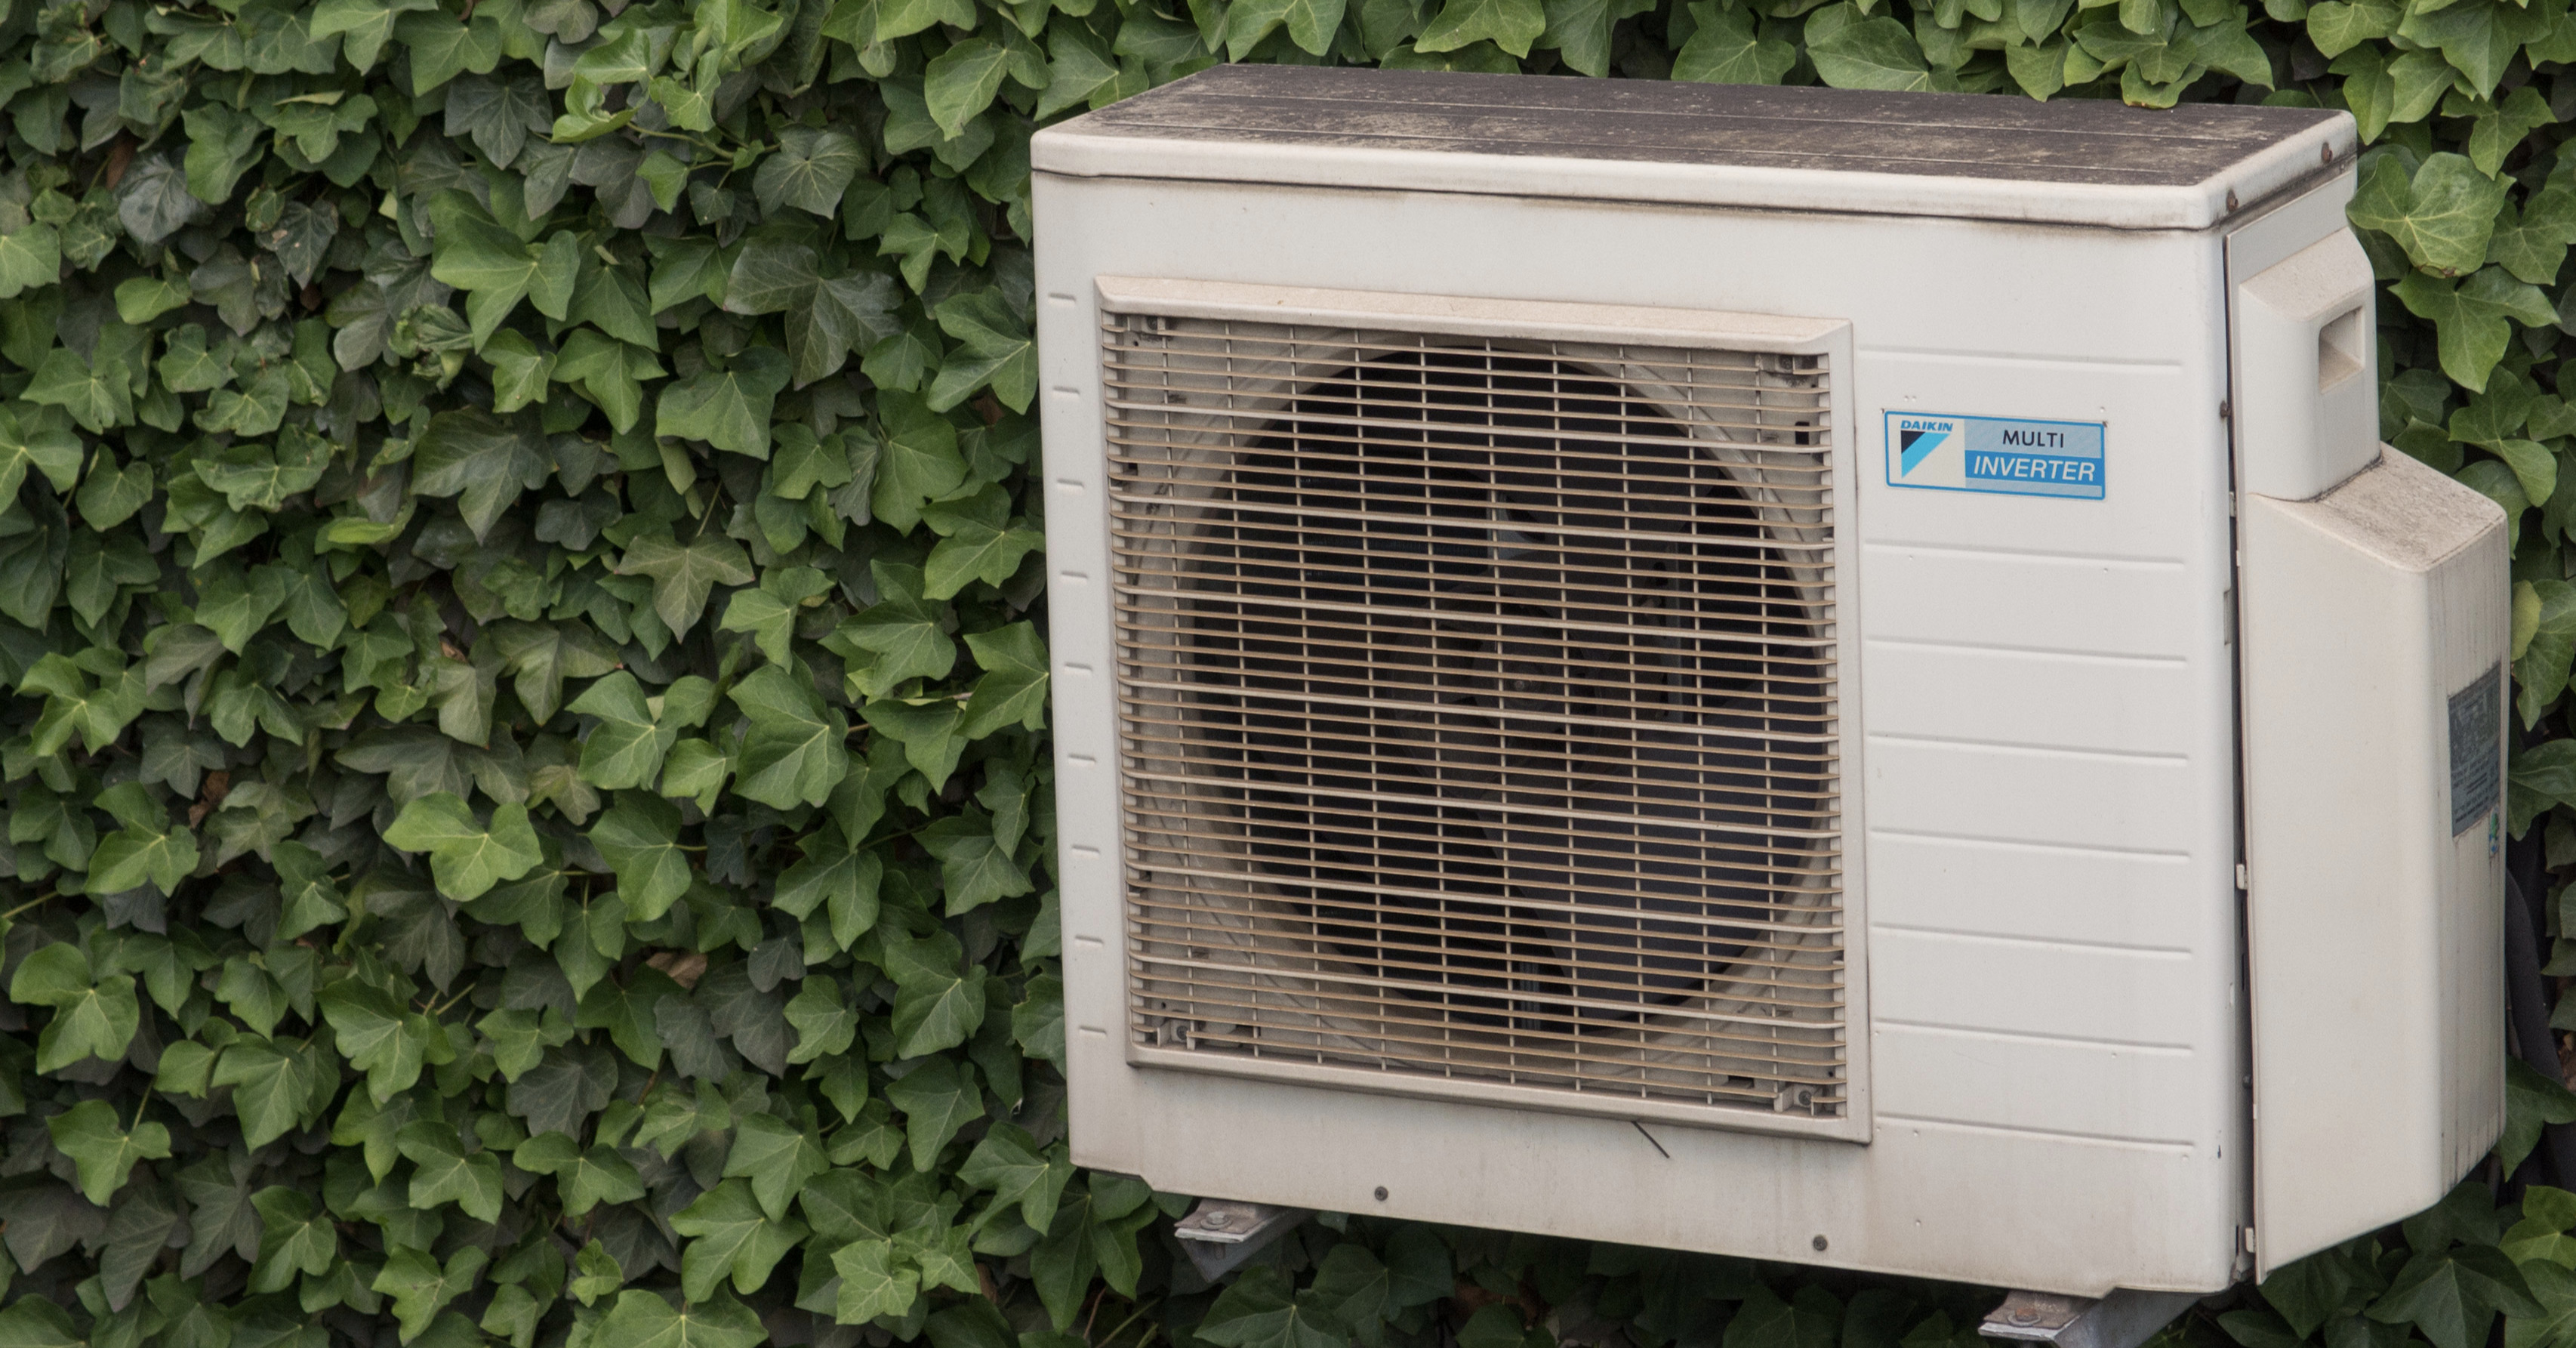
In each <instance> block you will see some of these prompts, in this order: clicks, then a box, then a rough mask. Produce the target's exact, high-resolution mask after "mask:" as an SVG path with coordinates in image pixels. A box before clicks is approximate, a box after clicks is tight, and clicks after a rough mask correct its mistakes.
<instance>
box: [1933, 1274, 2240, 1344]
mask: <svg viewBox="0 0 2576 1348" xmlns="http://www.w3.org/2000/svg"><path fill="white" fill-rule="evenodd" d="M2198 1300H2200V1295H2199V1294H2198V1293H2196V1292H2139V1291H2133V1290H2131V1289H2129V1288H2126V1287H2122V1288H2117V1289H2115V1290H2113V1291H2112V1292H2111V1294H2110V1295H2108V1296H2104V1297H2074V1296H2061V1295H2059V1294H2057V1293H2055V1292H2014V1293H2012V1294H2011V1295H2009V1296H2007V1297H2005V1298H2004V1304H2002V1305H2000V1306H1997V1307H1995V1308H1994V1309H1993V1310H1992V1311H1989V1312H1988V1313H1987V1314H1986V1320H1985V1323H1984V1324H1981V1325H1979V1326H1977V1332H1978V1333H1979V1334H1982V1335H1984V1336H1986V1337H1987V1338H1990V1339H2005V1340H2013V1341H2018V1342H2022V1343H2048V1344H2054V1345H2056V1348H2138V1345H2139V1344H2142V1343H2145V1342H2146V1341H2147V1340H2149V1339H2151V1338H2154V1337H2155V1335H2156V1331H2157V1330H2160V1329H2162V1328H2164V1327H2165V1326H2166V1325H2169V1324H2171V1323H2173V1319H2174V1317H2175V1316H2177V1315H2180V1314H2182V1313H2183V1312H2184V1311H2185V1310H2188V1309H2190V1307H2191V1304H2192V1303H2193V1302H2195V1301H2198Z"/></svg>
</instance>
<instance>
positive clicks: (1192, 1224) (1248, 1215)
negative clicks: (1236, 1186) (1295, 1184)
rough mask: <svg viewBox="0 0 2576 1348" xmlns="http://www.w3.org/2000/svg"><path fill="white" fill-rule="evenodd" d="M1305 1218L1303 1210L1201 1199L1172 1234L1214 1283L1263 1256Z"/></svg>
mask: <svg viewBox="0 0 2576 1348" xmlns="http://www.w3.org/2000/svg"><path fill="white" fill-rule="evenodd" d="M1306 1217H1307V1213H1306V1211H1305V1210H1304V1209H1302V1208H1274V1207H1272V1206H1270V1205H1269V1204H1267V1203H1239V1202H1235V1201H1233V1200H1231V1199H1224V1198H1202V1199H1200V1200H1199V1204H1198V1206H1197V1207H1194V1208H1192V1209H1190V1215H1189V1216H1187V1217H1183V1218H1182V1219H1181V1220H1180V1221H1179V1222H1177V1223H1175V1224H1174V1225H1173V1227H1172V1234H1173V1235H1175V1236H1178V1237H1180V1238H1181V1249H1182V1250H1183V1251H1184V1252H1185V1253H1187V1254H1188V1255H1189V1257H1190V1263H1191V1264H1192V1265H1194V1266H1195V1267H1196V1268H1197V1269H1198V1271H1199V1276H1200V1277H1202V1278H1205V1279H1207V1280H1208V1281H1209V1282H1215V1281H1216V1280H1217V1279H1218V1278H1219V1277H1221V1276H1223V1275H1224V1274H1227V1273H1231V1272H1233V1271H1234V1270H1235V1269H1237V1268H1240V1267H1242V1266H1243V1263H1244V1261H1246V1260H1248V1259H1250V1258H1252V1256H1254V1255H1256V1254H1259V1253H1261V1251H1262V1250H1264V1249H1265V1248H1267V1247H1268V1246H1269V1244H1270V1242H1272V1241H1274V1240H1277V1239H1278V1238H1279V1237H1281V1236H1282V1235H1285V1234H1287V1232H1288V1229H1289V1228H1290V1227H1293V1226H1295V1225H1296V1224H1297V1223H1299V1222H1302V1221H1304V1220H1306Z"/></svg>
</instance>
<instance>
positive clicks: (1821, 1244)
mask: <svg viewBox="0 0 2576 1348" xmlns="http://www.w3.org/2000/svg"><path fill="white" fill-rule="evenodd" d="M1807 1243H1808V1244H1809V1245H1813V1246H1815V1247H1816V1249H1817V1250H1818V1251H1820V1252H1821V1251H1822V1250H1823V1249H1824V1248H1825V1238H1824V1237H1823V1236H1818V1237H1816V1238H1815V1239H1814V1240H1811V1241H1808V1242H1807Z"/></svg>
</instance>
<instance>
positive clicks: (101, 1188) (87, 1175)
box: [45, 1100, 170, 1207]
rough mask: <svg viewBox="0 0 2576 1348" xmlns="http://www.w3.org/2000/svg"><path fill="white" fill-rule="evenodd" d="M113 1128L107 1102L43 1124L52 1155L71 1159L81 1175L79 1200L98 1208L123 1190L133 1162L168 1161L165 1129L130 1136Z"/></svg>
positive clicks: (138, 1130) (138, 1128)
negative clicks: (55, 1154)
mask: <svg viewBox="0 0 2576 1348" xmlns="http://www.w3.org/2000/svg"><path fill="white" fill-rule="evenodd" d="M117 1124H118V1120H117V1114H116V1107H115V1106H114V1105H111V1104H109V1103H108V1102H106V1101H105V1100H83V1101H81V1102H80V1103H79V1104H76V1105H74V1106H72V1107H71V1108H70V1109H67V1110H64V1111H63V1112H62V1113H60V1114H57V1115H55V1116H53V1117H52V1118H50V1119H47V1120H45V1131H46V1132H47V1133H48V1134H50V1135H51V1136H52V1138H53V1140H54V1149H55V1150H56V1151H59V1152H61V1153H62V1154H63V1155H65V1156H68V1157H70V1158H72V1164H73V1166H74V1167H75V1168H76V1169H77V1171H78V1173H79V1175H80V1191H81V1196H82V1197H83V1198H86V1199H88V1200H89V1201H91V1202H93V1203H96V1204H99V1205H100V1206H102V1207H104V1206H106V1204H107V1201H108V1199H109V1198H111V1197H113V1196H114V1195H115V1193H116V1191H117V1190H119V1189H122V1188H124V1187H125V1180H126V1177H127V1176H129V1175H131V1174H133V1173H134V1163H135V1162H137V1161H160V1160H167V1159H169V1156H170V1130H169V1129H167V1128H164V1127H162V1126H161V1125H160V1124H157V1123H144V1122H138V1123H136V1124H135V1125H134V1128H133V1130H132V1131H130V1132H129V1131H127V1130H126V1129H124V1128H121V1127H118V1126H117Z"/></svg>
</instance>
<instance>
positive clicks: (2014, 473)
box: [1887, 412, 2106, 501]
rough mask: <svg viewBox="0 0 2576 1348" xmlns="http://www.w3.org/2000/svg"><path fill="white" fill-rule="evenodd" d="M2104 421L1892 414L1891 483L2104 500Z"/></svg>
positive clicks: (1889, 443) (1889, 444) (1889, 436)
mask: <svg viewBox="0 0 2576 1348" xmlns="http://www.w3.org/2000/svg"><path fill="white" fill-rule="evenodd" d="M2103 466H2104V465H2103V461H2102V423H2101V422H2098V421H2034V420H2031V419H2029V418H2026V417H1970V416H1956V415H1952V414H1949V413H1942V412H1890V413H1888V414H1887V484H1888V485H1889V486H1891V487H1922V488H1927V489H1929V490H1932V491H1982V492H1996V493H2000V494H2003V495H2007V496H2062V497H2066V498H2069V499H2072V500H2078V501H2099V500H2101V499H2102V497H2103V493H2104V490H2105V487H2106V484H2105V482H2104V480H2103Z"/></svg>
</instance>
